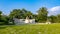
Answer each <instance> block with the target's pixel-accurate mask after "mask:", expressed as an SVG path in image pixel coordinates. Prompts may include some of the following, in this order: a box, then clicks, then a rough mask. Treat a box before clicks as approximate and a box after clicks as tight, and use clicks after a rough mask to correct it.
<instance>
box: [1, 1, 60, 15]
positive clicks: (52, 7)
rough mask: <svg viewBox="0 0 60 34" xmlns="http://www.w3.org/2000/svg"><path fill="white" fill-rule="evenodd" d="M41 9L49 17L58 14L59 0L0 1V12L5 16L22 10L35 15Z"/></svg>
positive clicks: (59, 11)
mask: <svg viewBox="0 0 60 34" xmlns="http://www.w3.org/2000/svg"><path fill="white" fill-rule="evenodd" d="M41 7H46V8H47V9H48V12H49V15H55V14H60V10H59V9H60V0H0V11H2V12H3V13H4V14H6V15H9V13H10V12H11V11H12V10H13V9H22V8H25V9H26V10H29V11H31V12H32V13H36V12H37V11H38V10H39V8H41Z"/></svg>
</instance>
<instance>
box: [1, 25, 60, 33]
mask: <svg viewBox="0 0 60 34" xmlns="http://www.w3.org/2000/svg"><path fill="white" fill-rule="evenodd" d="M0 34H60V24H24V25H9V26H6V25H5V26H0Z"/></svg>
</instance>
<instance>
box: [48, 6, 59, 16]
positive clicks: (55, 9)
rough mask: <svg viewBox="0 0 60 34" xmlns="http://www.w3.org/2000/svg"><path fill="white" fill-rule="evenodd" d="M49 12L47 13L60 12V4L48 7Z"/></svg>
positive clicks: (54, 13) (55, 13)
mask: <svg viewBox="0 0 60 34" xmlns="http://www.w3.org/2000/svg"><path fill="white" fill-rule="evenodd" d="M48 11H49V14H48V15H57V14H60V6H56V7H52V8H50V9H48Z"/></svg>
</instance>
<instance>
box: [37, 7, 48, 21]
mask: <svg viewBox="0 0 60 34" xmlns="http://www.w3.org/2000/svg"><path fill="white" fill-rule="evenodd" d="M47 15H48V11H47V8H45V7H42V8H40V9H39V10H38V22H46V20H47Z"/></svg>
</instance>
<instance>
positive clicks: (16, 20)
mask: <svg viewBox="0 0 60 34" xmlns="http://www.w3.org/2000/svg"><path fill="white" fill-rule="evenodd" d="M13 20H14V23H15V24H16V25H19V24H27V23H32V24H34V23H35V19H29V18H28V17H26V19H17V18H14V19H13Z"/></svg>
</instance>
